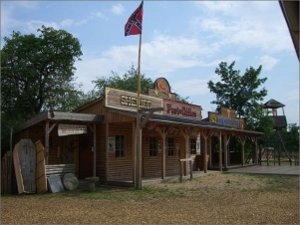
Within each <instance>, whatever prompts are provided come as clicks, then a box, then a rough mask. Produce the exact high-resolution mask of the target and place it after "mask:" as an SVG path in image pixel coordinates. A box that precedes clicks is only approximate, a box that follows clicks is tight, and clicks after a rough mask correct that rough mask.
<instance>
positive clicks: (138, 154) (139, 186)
mask: <svg viewBox="0 0 300 225" xmlns="http://www.w3.org/2000/svg"><path fill="white" fill-rule="evenodd" d="M140 122H141V113H140V112H139V111H138V112H137V117H136V142H137V143H136V161H135V163H136V171H135V172H136V181H135V188H136V189H138V190H141V189H142V140H141V139H142V129H141V125H140Z"/></svg>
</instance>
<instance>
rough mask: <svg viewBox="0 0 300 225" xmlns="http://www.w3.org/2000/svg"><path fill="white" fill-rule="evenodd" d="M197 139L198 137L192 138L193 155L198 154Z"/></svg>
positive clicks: (191, 150) (191, 151) (191, 148)
mask: <svg viewBox="0 0 300 225" xmlns="http://www.w3.org/2000/svg"><path fill="white" fill-rule="evenodd" d="M196 146H197V140H196V139H190V153H191V155H196V149H197V147H196Z"/></svg>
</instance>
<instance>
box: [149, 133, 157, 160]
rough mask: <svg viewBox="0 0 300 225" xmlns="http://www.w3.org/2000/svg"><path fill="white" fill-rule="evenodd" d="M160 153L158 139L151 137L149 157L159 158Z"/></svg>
mask: <svg viewBox="0 0 300 225" xmlns="http://www.w3.org/2000/svg"><path fill="white" fill-rule="evenodd" d="M157 152H158V140H157V138H156V137H150V140H149V155H150V156H157Z"/></svg>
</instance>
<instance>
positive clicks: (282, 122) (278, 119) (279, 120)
mask: <svg viewBox="0 0 300 225" xmlns="http://www.w3.org/2000/svg"><path fill="white" fill-rule="evenodd" d="M284 106H285V105H284V104H282V103H280V102H278V101H276V100H274V99H270V100H269V101H267V102H266V103H265V104H264V107H265V108H266V112H267V116H270V117H271V118H272V120H273V129H275V130H280V129H286V127H287V122H286V117H285V115H284V109H283V107H284ZM279 108H282V115H278V109H279ZM270 113H272V115H270Z"/></svg>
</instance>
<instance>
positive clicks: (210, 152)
mask: <svg viewBox="0 0 300 225" xmlns="http://www.w3.org/2000/svg"><path fill="white" fill-rule="evenodd" d="M208 150H209V168H212V166H213V165H212V149H211V137H209V139H208Z"/></svg>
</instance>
